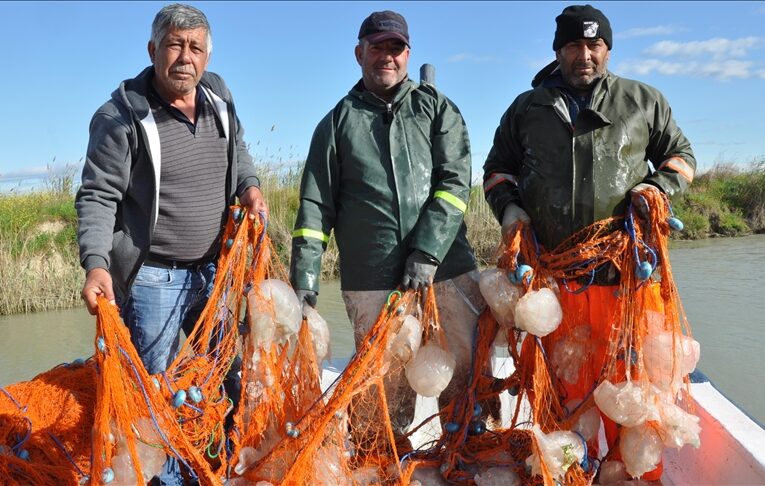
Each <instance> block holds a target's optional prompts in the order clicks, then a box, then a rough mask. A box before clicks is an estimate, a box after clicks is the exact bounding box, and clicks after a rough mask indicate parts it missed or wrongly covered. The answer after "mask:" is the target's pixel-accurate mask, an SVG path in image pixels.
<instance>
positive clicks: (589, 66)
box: [574, 62, 595, 69]
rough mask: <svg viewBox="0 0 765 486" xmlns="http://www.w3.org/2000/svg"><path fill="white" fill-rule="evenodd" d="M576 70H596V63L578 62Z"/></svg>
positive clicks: (575, 65)
mask: <svg viewBox="0 0 765 486" xmlns="http://www.w3.org/2000/svg"><path fill="white" fill-rule="evenodd" d="M574 69H595V63H592V62H577V63H575V64H574Z"/></svg>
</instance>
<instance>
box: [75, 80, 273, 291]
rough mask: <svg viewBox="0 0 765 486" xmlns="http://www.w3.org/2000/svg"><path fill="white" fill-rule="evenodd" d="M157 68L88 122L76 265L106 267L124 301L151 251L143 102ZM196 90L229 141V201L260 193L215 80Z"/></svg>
mask: <svg viewBox="0 0 765 486" xmlns="http://www.w3.org/2000/svg"><path fill="white" fill-rule="evenodd" d="M153 76H154V67H153V66H149V67H147V68H146V69H144V70H143V71H142V72H141V74H139V75H138V76H137V77H135V78H133V79H128V80H126V81H123V82H122V83H121V84H120V86H119V88H117V89H116V90H115V91H114V92H113V93H112V96H111V99H110V100H109V101H107V102H106V103H104V104H103V106H101V107H100V108H99V109H98V111H96V113H95V115H93V118H92V120H91V122H90V140H89V142H88V152H87V157H86V159H85V165H84V167H83V170H82V186H81V187H80V189H79V191H78V192H77V197H76V200H75V207H76V209H77V216H78V220H79V228H78V231H77V239H78V242H79V246H80V263H81V265H82V267H83V268H84V269H85V270H86V271H88V270H91V269H93V268H106V269H108V270H109V273H110V274H111V276H112V280H113V285H114V292H115V294H116V295H117V298H118V299H121V298H124V297H125V296H126V295H128V291H129V289H130V286H131V285H132V282H133V279H134V278H135V275H136V273H137V272H138V269H139V268H140V266H141V264H142V263H143V261H144V260H145V259H146V256H147V254H148V252H149V247H150V245H151V235H152V232H153V230H154V225H155V223H156V220H157V214H158V211H159V206H158V198H159V174H160V167H161V157H160V153H161V152H160V139H159V132H158V131H157V126H156V124H155V121H154V118H153V116H152V113H151V109H150V107H149V101H148V93H149V90H150V83H151V80H152V78H153ZM199 87H200V88H201V89H202V90H203V92H204V94H205V96H207V99H208V100H209V101H210V102H211V104H212V105H213V106H214V107H215V111H216V113H217V115H218V116H219V117H220V120H221V124H222V125H223V130H224V132H225V135H226V139H227V140H228V160H229V167H228V172H227V185H226V188H227V189H226V190H227V198H228V200H229V204H233V203H234V201H235V196H239V195H241V194H243V193H244V191H245V189H247V188H248V187H250V186H255V187H259V185H260V181H259V180H258V178H257V177H256V175H255V167H254V164H253V161H252V157H251V156H250V155H249V153H248V152H247V147H246V146H245V144H244V142H243V140H242V137H243V134H244V130H243V129H242V126H241V124H240V122H239V119H238V118H237V116H236V111H235V109H234V103H233V100H232V98H231V93H230V92H229V90H228V88H227V87H226V84H225V83H224V82H223V79H221V77H220V76H218V75H217V74H214V73H211V72H205V73H204V74H203V75H202V79H201V80H200V83H199Z"/></svg>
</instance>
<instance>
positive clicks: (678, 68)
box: [616, 59, 762, 81]
mask: <svg viewBox="0 0 765 486" xmlns="http://www.w3.org/2000/svg"><path fill="white" fill-rule="evenodd" d="M752 65H753V63H752V62H751V61H741V60H737V59H729V60H725V61H714V62H709V63H702V62H697V61H690V62H681V61H663V60H659V59H643V60H626V61H624V62H622V63H621V64H619V66H618V67H617V69H616V72H618V73H620V74H637V75H640V76H645V75H647V74H651V73H658V74H663V75H665V76H692V77H695V78H713V79H717V80H721V81H726V80H730V79H746V78H750V77H752V76H754V75H759V76H762V74H761V73H762V71H760V72H757V73H755V72H754V71H753V70H752Z"/></svg>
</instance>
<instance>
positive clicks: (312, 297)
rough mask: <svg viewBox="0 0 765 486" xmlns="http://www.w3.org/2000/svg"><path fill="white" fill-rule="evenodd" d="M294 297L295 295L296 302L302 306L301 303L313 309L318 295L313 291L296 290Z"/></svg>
mask: <svg viewBox="0 0 765 486" xmlns="http://www.w3.org/2000/svg"><path fill="white" fill-rule="evenodd" d="M295 295H297V298H298V300H299V301H300V304H301V305H302V304H303V302H305V303H306V304H308V305H310V306H311V307H313V308H314V309H315V308H316V302H317V301H318V300H319V294H317V293H316V292H314V291H313V290H302V289H299V290H296V291H295Z"/></svg>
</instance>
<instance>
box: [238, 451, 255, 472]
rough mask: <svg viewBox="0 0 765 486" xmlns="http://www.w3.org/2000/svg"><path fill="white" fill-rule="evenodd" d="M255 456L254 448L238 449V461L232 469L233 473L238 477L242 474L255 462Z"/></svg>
mask: <svg viewBox="0 0 765 486" xmlns="http://www.w3.org/2000/svg"><path fill="white" fill-rule="evenodd" d="M256 457H257V454H256V452H255V448H254V447H250V446H244V447H242V448H241V449H239V460H238V461H237V463H236V466H235V467H234V472H235V473H237V474H239V475H240V476H241V475H242V474H244V473H245V472H246V471H247V469H249V468H250V467H251V466H252V465H253V464H255V462H257V459H256Z"/></svg>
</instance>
